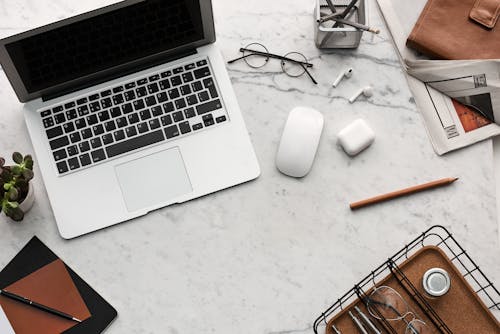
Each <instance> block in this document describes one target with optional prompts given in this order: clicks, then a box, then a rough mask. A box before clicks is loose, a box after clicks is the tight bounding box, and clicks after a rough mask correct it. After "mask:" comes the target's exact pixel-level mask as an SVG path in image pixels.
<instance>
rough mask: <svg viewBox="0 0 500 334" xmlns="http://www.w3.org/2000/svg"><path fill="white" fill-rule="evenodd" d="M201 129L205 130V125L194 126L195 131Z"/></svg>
mask: <svg viewBox="0 0 500 334" xmlns="http://www.w3.org/2000/svg"><path fill="white" fill-rule="evenodd" d="M200 129H203V124H201V123H196V124H195V125H193V130H195V131H196V130H200Z"/></svg>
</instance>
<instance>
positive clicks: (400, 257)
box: [313, 225, 500, 334]
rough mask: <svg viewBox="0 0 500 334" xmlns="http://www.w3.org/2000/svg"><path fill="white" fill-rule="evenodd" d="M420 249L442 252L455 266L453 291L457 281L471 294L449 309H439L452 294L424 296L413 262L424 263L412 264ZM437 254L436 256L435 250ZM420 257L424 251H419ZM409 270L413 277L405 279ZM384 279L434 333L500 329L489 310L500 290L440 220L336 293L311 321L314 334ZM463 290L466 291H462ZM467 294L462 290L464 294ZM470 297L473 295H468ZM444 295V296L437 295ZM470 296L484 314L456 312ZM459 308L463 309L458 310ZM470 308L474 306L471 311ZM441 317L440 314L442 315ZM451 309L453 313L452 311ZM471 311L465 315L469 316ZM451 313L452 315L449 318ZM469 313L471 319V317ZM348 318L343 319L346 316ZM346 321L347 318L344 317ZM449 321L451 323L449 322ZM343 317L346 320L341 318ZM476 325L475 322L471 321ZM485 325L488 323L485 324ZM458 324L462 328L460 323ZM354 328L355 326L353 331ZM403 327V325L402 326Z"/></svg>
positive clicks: (498, 303)
mask: <svg viewBox="0 0 500 334" xmlns="http://www.w3.org/2000/svg"><path fill="white" fill-rule="evenodd" d="M422 254H424V255H425V254H427V255H425V256H427V258H426V257H425V256H424V257H423V259H427V260H428V259H432V257H433V256H434V255H436V254H437V255H438V257H439V256H441V257H442V258H443V259H444V258H446V260H443V263H444V264H446V263H449V266H450V267H449V269H452V270H450V271H454V273H452V274H454V275H455V276H454V280H455V282H454V283H452V286H453V284H455V292H456V291H457V290H459V287H462V288H464V287H466V288H467V289H465V290H468V291H469V295H474V296H469V297H470V298H469V299H465V300H462V301H460V300H458V302H457V305H453V303H451V304H452V305H448V306H446V307H447V308H448V310H447V311H448V312H444V311H443V305H444V304H446V303H448V304H449V302H450V300H439V299H437V300H432V299H431V300H430V299H429V298H428V296H424V295H423V293H422V292H421V291H422V289H420V287H417V286H416V279H415V277H416V276H415V270H414V268H413V269H412V268H411V266H413V267H418V269H419V270H421V269H422V268H423V266H422V264H421V263H420V264H415V263H413V264H411V265H409V263H411V261H413V259H414V258H415V256H416V257H417V258H418V257H419V256H422ZM434 257H435V256H434ZM421 258H422V257H421ZM408 269H411V270H408ZM409 276H411V278H412V279H413V281H412V279H409ZM387 282H392V284H393V285H395V286H396V287H397V288H398V289H399V291H400V292H401V293H404V295H405V296H406V297H405V298H409V299H410V300H411V305H412V306H414V308H415V309H416V310H417V311H418V313H419V314H420V315H422V316H423V317H425V320H426V322H427V323H428V324H429V325H430V326H431V327H432V332H433V333H445V334H449V333H466V332H470V333H473V332H474V333H491V334H493V333H500V325H499V322H498V318H499V314H496V315H494V314H493V313H492V312H491V311H493V310H495V311H500V292H499V291H498V290H497V288H496V287H495V286H494V285H493V283H492V282H491V281H490V280H489V279H488V278H487V277H486V275H485V274H484V273H483V271H482V270H481V269H480V268H479V266H478V265H477V264H476V263H475V262H474V261H473V260H472V258H471V257H470V256H469V254H467V252H466V251H465V250H464V249H463V248H462V246H460V244H459V243H458V242H457V241H456V240H455V238H454V237H453V236H452V235H451V234H450V233H449V232H448V230H446V228H444V227H443V226H439V225H436V226H433V227H431V228H429V229H428V230H427V231H425V232H423V233H422V234H421V235H419V236H418V237H417V238H415V239H414V240H413V241H411V242H410V243H408V244H407V245H406V246H405V247H403V248H402V249H401V250H400V251H398V252H397V253H396V254H394V255H393V256H392V257H390V258H389V259H388V260H387V261H385V262H384V263H382V264H381V265H380V266H379V267H377V268H376V269H375V270H373V271H372V272H371V273H370V274H369V275H367V276H366V277H365V278H364V279H362V280H361V281H360V282H359V283H358V284H356V285H355V286H354V287H353V288H352V289H351V290H349V291H348V292H347V293H345V294H344V295H343V296H342V297H340V298H339V299H338V300H337V301H336V302H335V303H334V304H333V305H331V306H330V307H328V308H327V309H326V310H325V311H324V312H322V313H321V315H320V316H319V317H318V318H317V319H316V320H315V321H314V325H313V329H314V332H315V333H316V334H320V330H321V334H323V333H324V331H325V330H326V333H333V331H332V329H331V328H329V327H328V324H332V321H333V320H335V321H337V320H338V319H340V320H341V321H342V317H344V318H347V317H346V316H345V313H346V312H347V311H349V310H350V309H352V308H353V306H355V305H360V306H361V305H364V304H363V301H366V300H367V296H368V294H369V293H370V291H372V290H373V288H375V287H377V286H380V285H382V284H385V283H387ZM465 292H467V291H465ZM463 296H465V294H462V297H463ZM472 297H473V298H472ZM440 298H442V297H440ZM450 298H460V297H457V294H456V293H455V295H454V296H450ZM464 301H465V302H469V303H471V304H474V306H475V307H477V308H479V310H478V312H480V311H481V312H482V314H484V313H487V315H485V316H484V317H483V316H482V317H481V319H479V318H478V317H477V314H479V313H475V314H460V307H459V305H458V303H459V302H464ZM462 312H463V310H462ZM472 313H473V312H472ZM443 314H444V316H445V317H446V318H445V319H443V318H444V317H443V316H442V315H443ZM450 314H452V316H450ZM468 317H469V318H468ZM450 318H453V321H450ZM471 319H472V320H473V321H471ZM344 320H346V319H344ZM348 320H349V321H350V319H348ZM376 321H377V322H378V324H379V325H380V326H381V327H383V328H384V329H385V330H386V332H389V333H393V334H397V333H401V331H400V329H401V328H395V326H394V325H393V323H394V322H389V321H387V320H385V319H383V318H382V319H381V320H376ZM447 321H449V322H450V323H449V324H447ZM460 321H462V322H464V323H465V322H467V323H469V322H473V323H474V322H477V326H476V327H474V328H473V330H472V331H471V329H469V331H467V330H466V331H462V330H460V331H458V330H457V329H456V328H457V324H456V322H460ZM481 321H483V322H487V324H486V326H485V327H483V328H481V327H480V326H481ZM452 322H455V323H454V324H453V325H454V329H453V330H452V329H450V328H452V327H453V326H452ZM345 323H346V322H344V324H345ZM475 325H476V324H475ZM488 326H489V327H488ZM458 328H461V326H460V325H458ZM354 332H356V333H357V331H355V330H354V331H353V333H354ZM403 332H404V331H403ZM342 333H343V334H346V333H349V331H342Z"/></svg>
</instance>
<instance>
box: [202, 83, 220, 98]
mask: <svg viewBox="0 0 500 334" xmlns="http://www.w3.org/2000/svg"><path fill="white" fill-rule="evenodd" d="M203 85H204V86H205V88H206V89H208V92H209V93H210V96H211V97H212V99H215V98H216V97H219V94H217V88H215V83H214V81H213V80H212V78H206V79H205V80H203Z"/></svg>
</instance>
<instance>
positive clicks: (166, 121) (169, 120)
mask: <svg viewBox="0 0 500 334" xmlns="http://www.w3.org/2000/svg"><path fill="white" fill-rule="evenodd" d="M160 120H161V124H162V125H163V126H167V125H170V124H172V117H171V116H170V115H166V116H162V117H161V118H160Z"/></svg>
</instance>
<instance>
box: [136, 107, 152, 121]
mask: <svg viewBox="0 0 500 334" xmlns="http://www.w3.org/2000/svg"><path fill="white" fill-rule="evenodd" d="M139 116H141V121H145V120H148V119H150V118H151V112H150V111H149V109H145V110H141V111H140V112H139Z"/></svg>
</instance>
